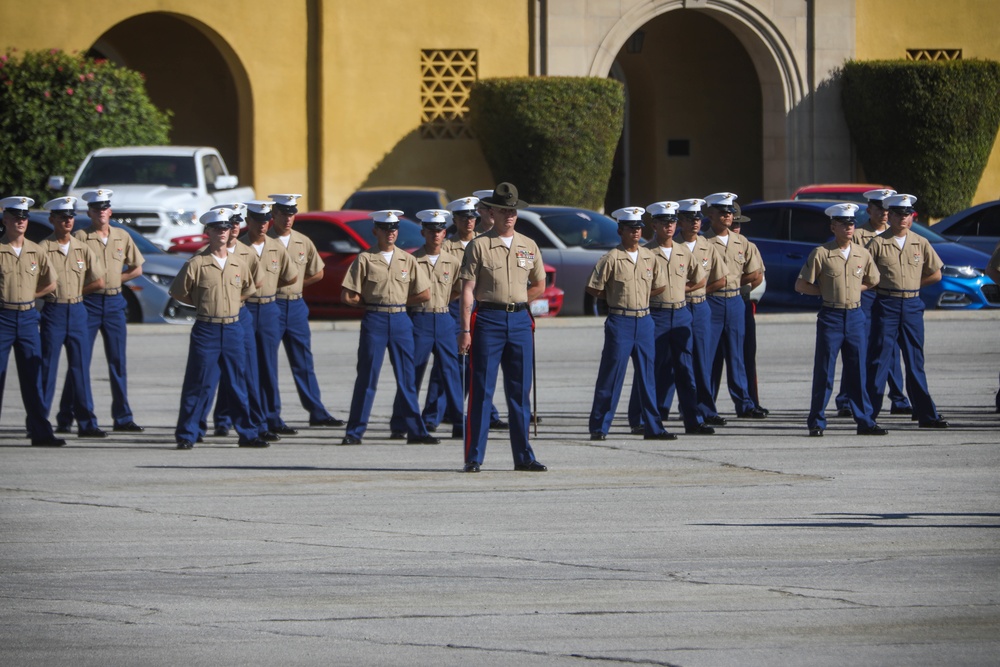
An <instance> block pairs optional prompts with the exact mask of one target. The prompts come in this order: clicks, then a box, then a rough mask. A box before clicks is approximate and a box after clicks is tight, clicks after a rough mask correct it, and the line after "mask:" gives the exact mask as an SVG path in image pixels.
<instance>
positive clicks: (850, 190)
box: [792, 183, 891, 205]
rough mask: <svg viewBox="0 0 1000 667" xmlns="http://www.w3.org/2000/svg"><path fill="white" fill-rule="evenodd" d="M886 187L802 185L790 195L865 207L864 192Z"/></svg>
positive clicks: (871, 184) (832, 184)
mask: <svg viewBox="0 0 1000 667" xmlns="http://www.w3.org/2000/svg"><path fill="white" fill-rule="evenodd" d="M888 187H889V186H888V185H875V184H873V183H826V184H823V185H804V186H802V187H801V188H799V189H798V190H796V191H795V192H794V193H793V194H792V199H839V200H841V201H852V202H854V203H855V204H862V205H867V204H868V200H867V199H865V193H866V192H868V191H869V190H875V189H878V188H888ZM890 189H891V188H890Z"/></svg>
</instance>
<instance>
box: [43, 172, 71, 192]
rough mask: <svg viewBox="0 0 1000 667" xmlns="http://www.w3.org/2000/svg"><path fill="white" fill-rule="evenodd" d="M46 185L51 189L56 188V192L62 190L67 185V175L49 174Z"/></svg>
mask: <svg viewBox="0 0 1000 667" xmlns="http://www.w3.org/2000/svg"><path fill="white" fill-rule="evenodd" d="M46 186H47V187H48V188H49V190H55V191H56V192H62V191H63V189H64V188H65V187H66V177H65V176H49V180H48V183H46Z"/></svg>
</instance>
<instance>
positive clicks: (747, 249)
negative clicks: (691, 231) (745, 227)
mask: <svg viewBox="0 0 1000 667" xmlns="http://www.w3.org/2000/svg"><path fill="white" fill-rule="evenodd" d="M705 239H707V240H708V242H709V243H712V244H714V245H715V249H716V250H717V251H718V252H719V254H720V255H722V256H723V257H724V258H725V260H726V287H725V289H727V290H734V289H735V290H738V289H739V288H740V280H741V279H742V277H743V276H745V275H749V274H751V273H756V272H757V271H763V270H764V262H763V261H762V260H761V258H760V253H759V252H757V249H756V246H754V245H751V243H750V241H749V240H748V239H747V237H745V236H743V235H742V234H737V233H736V232H729V243H726V244H724V243H723V242H722V239H721V237H719V236H717V235H715V233H714V232H712V231H711V230H710V231H709V232H708V233H707V234H705Z"/></svg>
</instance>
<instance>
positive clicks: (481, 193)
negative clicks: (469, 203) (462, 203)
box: [472, 190, 493, 199]
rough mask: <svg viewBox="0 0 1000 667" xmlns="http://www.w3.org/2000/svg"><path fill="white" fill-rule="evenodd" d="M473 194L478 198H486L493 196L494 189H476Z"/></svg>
mask: <svg viewBox="0 0 1000 667" xmlns="http://www.w3.org/2000/svg"><path fill="white" fill-rule="evenodd" d="M472 196H473V197H475V198H476V199H486V198H487V197H492V196H493V191H492V190H476V191H475V192H473V193H472Z"/></svg>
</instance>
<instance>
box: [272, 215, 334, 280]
mask: <svg viewBox="0 0 1000 667" xmlns="http://www.w3.org/2000/svg"><path fill="white" fill-rule="evenodd" d="M267 235H268V236H270V237H272V238H274V239H276V240H277V241H278V243H281V245H282V246H284V245H285V244H284V243H283V242H282V241H281V239H280V238H279V237H278V233H277V232H276V231H275V230H273V229H271V230H268V232H267ZM285 252H287V253H288V258H289V259H290V260H291V261H292V266H294V267H295V270H296V271H297V272H298V278H297V279H296V281H295V284H294V285H286V286H285V287H279V288H277V289H278V294H288V295H291V296H294V295H298V294H302V283H303V282H305V279H306V276H314V275H316V274H317V273H319V272H320V271H322V270H323V268H324V267H325V266H326V264H324V263H323V260H322V258H320V256H319V252H317V251H316V246H315V245H313V242H312V241H311V240H310V239H309V237H308V236H306V235H305V234H302V233H300V232H297V231H295V230H294V229H293V230H292V231H291V232H290V233H289V238H288V246H287V247H286V248H285Z"/></svg>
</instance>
